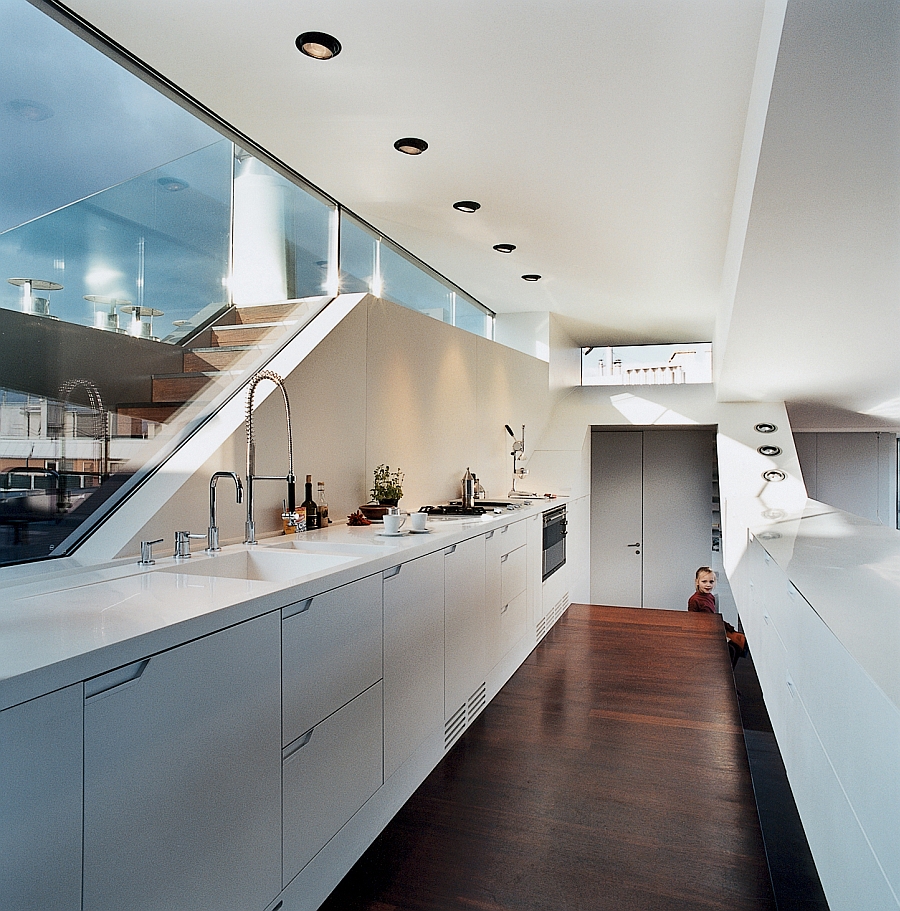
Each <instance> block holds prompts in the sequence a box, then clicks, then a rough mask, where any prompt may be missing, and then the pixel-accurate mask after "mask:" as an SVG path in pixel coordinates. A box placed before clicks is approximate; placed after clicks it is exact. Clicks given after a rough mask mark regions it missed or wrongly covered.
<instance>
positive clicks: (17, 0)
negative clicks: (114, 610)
mask: <svg viewBox="0 0 900 911" xmlns="http://www.w3.org/2000/svg"><path fill="white" fill-rule="evenodd" d="M36 6H37V5H36V4H33V3H30V2H27V0H0V20H2V21H3V24H4V38H5V47H6V50H7V53H6V55H5V56H4V57H3V58H2V59H0V84H2V85H3V86H4V87H5V88H6V89H8V91H7V98H8V99H12V100H8V101H5V102H0V116H2V117H3V125H4V128H3V130H2V131H0V151H2V152H3V155H4V175H5V176H4V178H3V180H2V181H0V183H2V186H3V188H4V189H3V192H2V193H0V339H2V343H3V349H2V354H3V356H2V357H0V564H3V563H10V562H17V561H20V560H32V559H38V558H41V557H46V556H50V555H57V554H59V553H61V552H66V551H67V550H68V549H70V548H71V547H72V546H73V542H76V541H77V539H78V536H79V535H83V534H84V533H85V529H86V528H87V527H88V526H89V525H90V524H91V523H93V522H96V521H97V520H98V518H99V516H100V515H101V513H99V512H97V507H98V506H99V505H100V504H101V503H104V502H108V503H109V504H110V505H111V504H113V503H114V502H115V501H116V499H117V498H118V497H120V496H122V495H124V493H125V492H126V491H127V490H129V489H130V488H131V487H132V486H133V485H134V484H137V483H139V482H140V479H141V478H143V477H144V476H146V475H147V474H148V473H150V472H151V471H153V470H154V469H155V468H156V467H158V466H159V465H161V464H162V461H163V460H164V459H165V458H166V457H167V453H169V452H171V451H173V447H177V446H178V445H180V443H181V441H183V440H185V439H186V438H187V437H188V436H189V435H190V433H192V432H193V428H194V427H196V426H198V424H199V423H202V422H203V421H204V420H205V419H206V417H207V416H208V415H210V414H212V413H214V412H215V410H216V408H217V407H218V405H219V403H221V402H223V401H224V400H226V399H227V398H228V397H230V396H233V395H234V394H236V392H237V390H239V389H240V386H241V384H242V383H243V381H244V378H245V377H246V376H247V375H248V374H249V373H251V372H253V371H255V370H258V369H260V368H261V367H262V366H263V365H264V364H266V362H267V361H268V360H270V359H271V358H272V357H273V355H274V354H275V353H276V352H277V351H278V350H279V349H280V348H281V347H282V346H283V345H285V344H287V343H288V341H289V340H290V339H291V338H292V337H293V336H294V335H295V334H296V333H297V332H299V331H300V330H301V329H302V327H303V326H304V325H306V323H307V322H308V321H309V320H310V319H311V318H312V317H313V316H314V315H315V314H316V313H317V312H319V310H320V309H321V308H322V307H323V306H325V305H326V304H327V303H328V302H329V301H330V300H332V299H333V298H334V297H335V296H336V295H337V294H339V293H341V292H344V293H351V292H369V293H372V294H375V295H379V296H383V297H385V298H387V299H389V300H392V301H395V302H396V303H398V304H402V305H403V306H406V307H411V308H412V309H414V310H417V311H419V312H422V313H425V314H427V315H429V316H432V317H434V318H436V319H439V320H441V321H443V322H446V323H451V324H453V325H457V326H459V327H461V328H464V329H466V330H467V331H470V332H475V333H477V334H479V335H484V336H487V337H491V335H492V329H493V314H492V313H491V312H490V311H489V310H487V309H486V308H485V307H483V306H482V305H481V304H479V303H478V302H477V301H475V300H474V299H472V298H471V297H469V296H468V295H466V294H465V293H464V292H462V291H461V289H459V288H456V287H455V286H453V285H452V283H450V282H448V281H446V280H445V279H443V278H442V277H441V276H440V275H438V274H437V273H436V272H434V271H433V270H432V269H430V268H429V267H428V266H426V265H425V264H424V263H422V262H420V261H418V260H416V259H415V257H413V256H411V255H409V254H408V253H406V252H405V251H403V250H402V249H401V248H400V247H399V246H397V245H396V244H394V243H393V242H392V241H390V240H389V239H388V238H386V237H383V236H381V235H380V234H379V233H378V232H377V231H375V230H373V229H372V228H370V227H369V226H367V225H366V224H365V223H364V222H362V221H360V220H359V219H356V218H354V217H353V216H352V215H350V214H349V213H345V212H342V211H341V210H340V209H339V207H338V205H337V203H336V202H335V201H333V200H331V199H328V198H327V197H325V196H324V195H323V194H321V193H320V192H318V191H317V190H315V188H313V187H311V186H310V185H309V184H308V183H307V182H305V181H304V180H303V179H302V178H300V177H299V176H298V175H296V174H294V173H293V172H291V171H290V170H289V169H287V168H286V167H284V166H282V165H280V164H279V163H278V162H276V161H274V160H272V159H270V158H269V157H268V156H266V155H265V153H263V152H262V151H261V150H258V149H250V148H249V146H250V143H249V141H243V142H241V141H239V142H238V144H235V142H234V140H235V139H237V138H238V137H237V136H236V134H235V133H234V131H232V130H231V129H230V128H228V127H227V126H225V125H224V124H221V123H218V122H213V121H214V118H212V117H211V116H210V115H209V114H208V113H206V112H201V113H200V114H199V116H198V113H197V112H196V110H195V107H194V105H193V104H192V102H190V101H189V100H188V99H186V98H183V97H181V96H178V98H179V100H178V101H177V102H176V101H174V100H173V97H172V95H173V93H172V90H171V87H168V88H167V89H166V90H165V92H159V91H156V90H155V89H154V88H153V86H154V77H153V76H151V75H150V74H144V76H145V78H139V77H138V76H136V75H135V74H134V73H133V72H132V71H129V70H131V69H132V68H133V66H134V65H135V62H134V61H130V63H129V66H128V68H126V67H122V66H120V65H119V64H118V63H117V62H116V61H117V60H118V59H119V57H118V51H116V50H114V49H111V48H106V51H105V52H101V51H100V50H98V49H97V47H96V46H92V44H96V43H97V42H99V41H101V39H100V38H99V36H97V35H95V34H93V33H91V34H89V35H88V34H86V33H85V32H84V30H83V28H82V25H81V24H79V23H77V22H75V21H70V22H69V23H68V25H69V27H68V28H67V27H63V26H62V25H61V24H60V23H61V21H63V19H64V15H63V13H62V12H61V11H60V10H57V13H59V16H54V18H52V19H51V18H50V17H48V16H46V15H44V14H43V13H41V12H40V11H39V10H38V9H37V8H36ZM79 35H81V36H83V37H87V38H88V39H89V40H88V41H85V40H82V38H81V37H79ZM73 74H75V75H73ZM242 145H243V146H244V147H241V146H242ZM159 162H165V163H164V164H158V163H159ZM132 175H137V176H132ZM42 213H43V214H42ZM104 512H105V510H104Z"/></svg>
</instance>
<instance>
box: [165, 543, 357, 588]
mask: <svg viewBox="0 0 900 911" xmlns="http://www.w3.org/2000/svg"><path fill="white" fill-rule="evenodd" d="M359 556H360V554H336V553H303V552H300V551H296V550H295V551H293V552H291V553H286V552H285V551H283V550H275V549H274V548H265V549H254V550H240V551H235V552H232V553H222V554H216V555H213V556H203V557H201V556H199V555H198V556H196V557H193V558H192V559H191V560H190V561H185V562H184V563H179V564H177V565H176V566H167V567H165V568H164V569H159V570H157V572H164V573H176V574H188V575H191V576H211V577H214V578H225V579H251V580H254V581H256V582H289V581H291V580H292V579H297V578H299V577H300V576H305V575H308V574H309V573H314V572H319V571H320V570H323V569H332V568H333V567H335V566H340V565H341V564H343V563H350V562H351V561H353V560H356V559H358V558H359Z"/></svg>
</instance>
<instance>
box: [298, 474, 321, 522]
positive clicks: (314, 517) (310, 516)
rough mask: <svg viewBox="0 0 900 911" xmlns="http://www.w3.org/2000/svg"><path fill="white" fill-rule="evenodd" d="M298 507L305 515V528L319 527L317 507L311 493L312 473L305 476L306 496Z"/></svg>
mask: <svg viewBox="0 0 900 911" xmlns="http://www.w3.org/2000/svg"><path fill="white" fill-rule="evenodd" d="M300 508H301V509H302V510H303V512H304V514H305V515H306V530H307V531H309V530H310V529H313V528H318V527H319V508H318V506H317V505H316V501H315V500H314V499H313V495H312V475H311V474H308V475H307V476H306V498H305V499H304V501H303V502H302V503H301V504H300Z"/></svg>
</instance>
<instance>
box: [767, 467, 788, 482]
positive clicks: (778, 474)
mask: <svg viewBox="0 0 900 911" xmlns="http://www.w3.org/2000/svg"><path fill="white" fill-rule="evenodd" d="M786 477H787V475H786V474H785V473H784V472H783V471H779V470H778V469H777V468H770V469H769V470H768V471H764V472H763V480H764V481H783V480H784V479H785V478H786Z"/></svg>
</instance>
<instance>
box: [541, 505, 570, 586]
mask: <svg viewBox="0 0 900 911" xmlns="http://www.w3.org/2000/svg"><path fill="white" fill-rule="evenodd" d="M565 562H566V507H565V506H557V507H556V509H549V510H547V512H545V513H544V579H548V578H549V577H550V576H552V575H553V573H555V572H556V571H557V570H558V569H559V568H560V567H561V566H564V565H565Z"/></svg>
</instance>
